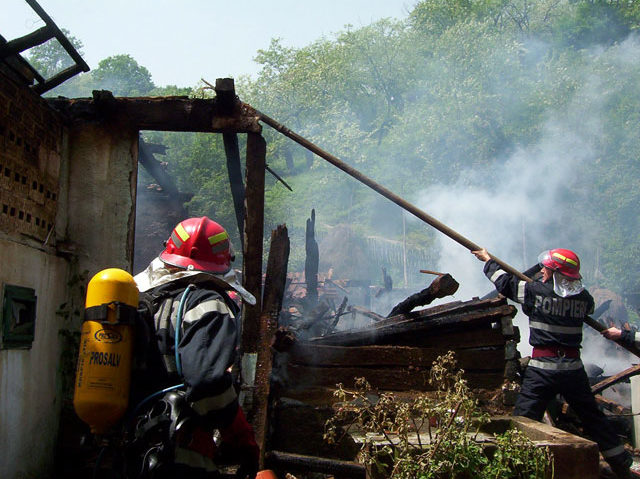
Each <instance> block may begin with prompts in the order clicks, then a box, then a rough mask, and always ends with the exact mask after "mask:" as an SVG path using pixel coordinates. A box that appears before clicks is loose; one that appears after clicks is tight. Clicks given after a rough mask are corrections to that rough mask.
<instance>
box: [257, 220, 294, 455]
mask: <svg viewBox="0 0 640 479" xmlns="http://www.w3.org/2000/svg"><path fill="white" fill-rule="evenodd" d="M288 261H289V236H288V233H287V228H286V226H284V225H280V226H278V227H277V228H276V229H275V230H274V231H272V232H271V247H270V249H269V259H268V262H267V273H266V278H265V285H264V298H263V307H262V314H261V316H260V330H259V345H258V355H257V365H256V378H255V393H254V398H253V405H254V408H253V417H252V421H251V423H252V425H253V428H254V430H255V435H256V442H257V443H258V446H259V447H260V451H264V450H265V445H266V441H267V411H268V407H269V389H270V376H271V369H272V365H273V357H272V351H271V344H272V342H273V340H274V335H275V332H276V329H277V327H278V313H279V311H280V308H281V307H282V298H283V296H284V285H285V282H286V277H287V263H288ZM263 463H264V457H262V458H261V462H260V464H261V465H262V464H263Z"/></svg>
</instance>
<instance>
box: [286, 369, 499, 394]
mask: <svg viewBox="0 0 640 479" xmlns="http://www.w3.org/2000/svg"><path fill="white" fill-rule="evenodd" d="M429 371H430V368H416V367H412V368H411V369H409V368H408V367H406V366H402V367H385V368H359V367H336V368H321V367H313V366H303V365H299V364H291V363H289V365H288V367H287V374H288V380H289V384H290V386H291V387H296V388H308V387H326V388H331V387H336V384H338V383H342V384H344V385H345V386H346V387H353V386H354V383H355V378H359V377H365V378H366V379H367V381H368V382H369V384H371V386H372V387H373V388H375V389H381V390H385V391H431V390H434V387H433V386H431V385H430V384H429ZM464 377H465V378H466V379H467V380H468V382H469V386H471V387H472V388H485V389H493V388H496V387H499V386H500V385H501V384H502V382H503V380H504V378H503V370H502V369H500V370H499V371H493V370H485V371H480V370H476V371H465V375H464Z"/></svg>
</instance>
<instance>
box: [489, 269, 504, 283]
mask: <svg viewBox="0 0 640 479" xmlns="http://www.w3.org/2000/svg"><path fill="white" fill-rule="evenodd" d="M503 274H507V272H506V271H503V270H501V269H499V270H497V271H496V272H495V273H493V274H492V275H491V278H489V280H490V281H491V282H492V283H495V282H496V281H497V280H498V278H499V277H500V276H502V275H503Z"/></svg>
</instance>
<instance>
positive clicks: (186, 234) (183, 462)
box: [134, 217, 259, 477]
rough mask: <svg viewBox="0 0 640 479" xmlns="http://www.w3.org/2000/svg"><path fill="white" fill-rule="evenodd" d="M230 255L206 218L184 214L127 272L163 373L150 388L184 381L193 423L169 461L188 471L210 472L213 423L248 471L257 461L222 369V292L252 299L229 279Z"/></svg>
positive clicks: (228, 362) (233, 314) (226, 322)
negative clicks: (146, 313)
mask: <svg viewBox="0 0 640 479" xmlns="http://www.w3.org/2000/svg"><path fill="white" fill-rule="evenodd" d="M232 260H233V254H232V251H231V246H230V242H229V237H228V234H227V232H226V231H225V230H224V228H222V226H220V225H219V224H218V223H216V222H214V221H212V220H210V219H209V218H207V217H201V218H190V219H186V220H184V221H182V222H181V223H179V224H178V225H177V226H176V227H175V228H174V230H173V232H172V234H171V237H170V238H169V239H168V240H167V242H166V247H165V250H164V251H163V252H162V253H160V255H159V257H158V258H156V259H154V260H153V261H152V262H151V264H150V265H149V266H148V267H147V269H146V270H145V271H143V272H142V273H140V274H138V275H136V276H135V278H134V279H135V281H136V284H137V286H138V288H139V290H140V292H141V293H146V295H147V297H148V298H151V301H152V303H153V322H154V324H153V328H154V333H155V338H156V343H157V344H156V345H154V346H157V349H156V351H157V352H159V353H160V355H161V358H162V363H163V365H164V367H163V369H164V371H163V376H164V379H161V380H160V384H158V386H157V387H160V388H162V387H165V386H166V385H167V384H169V383H174V384H175V382H176V381H178V382H180V381H182V382H184V384H185V387H186V395H184V397H185V399H186V403H187V405H188V409H189V413H190V414H191V415H192V416H195V417H196V418H197V420H196V421H194V422H195V424H196V427H191V428H189V433H188V434H187V435H184V437H177V438H176V441H175V450H174V454H173V464H172V465H171V467H172V468H173V471H174V472H177V471H179V472H181V473H187V474H188V475H189V477H194V473H195V474H196V475H198V477H203V476H206V474H207V473H209V472H213V471H215V469H216V466H215V464H214V462H213V460H212V459H213V456H214V452H215V450H216V445H215V444H214V440H213V431H214V429H217V430H219V431H220V434H221V441H222V444H224V445H225V446H226V447H229V448H231V449H235V450H236V451H238V450H239V451H241V458H242V461H243V466H244V468H245V471H246V472H248V473H249V475H250V476H253V475H255V472H256V470H257V465H258V453H259V451H258V446H257V444H256V442H255V437H254V434H253V430H252V428H251V426H250V425H249V424H248V423H247V421H246V419H245V416H244V414H243V412H242V409H241V408H240V406H239V405H238V399H237V395H236V390H235V388H234V384H233V377H232V375H231V373H230V371H229V368H230V367H231V366H232V364H233V363H234V359H235V352H236V344H237V327H236V321H237V319H238V306H237V304H236V303H235V302H234V301H233V300H231V299H230V298H229V295H228V294H227V291H228V290H230V289H233V290H235V291H237V292H238V293H239V294H240V295H241V297H242V298H243V299H244V300H245V301H247V302H248V303H250V304H255V298H254V297H253V296H252V295H251V294H250V293H249V292H248V291H246V290H245V289H244V288H243V287H242V286H241V285H240V284H239V283H238V281H237V280H236V278H235V273H234V272H233V269H232V268H231V261H232ZM176 347H177V353H178V354H176ZM154 380H156V381H157V380H158V378H157V377H156V378H154ZM169 402H170V403H171V404H173V403H174V402H175V401H173V400H171V401H169ZM174 416H175V414H174Z"/></svg>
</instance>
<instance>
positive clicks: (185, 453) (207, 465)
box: [174, 438, 218, 472]
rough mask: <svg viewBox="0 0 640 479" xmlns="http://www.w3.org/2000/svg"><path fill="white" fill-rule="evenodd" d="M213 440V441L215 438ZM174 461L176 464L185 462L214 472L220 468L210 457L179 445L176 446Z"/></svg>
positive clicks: (190, 465) (186, 464)
mask: <svg viewBox="0 0 640 479" xmlns="http://www.w3.org/2000/svg"><path fill="white" fill-rule="evenodd" d="M211 441H212V442H213V438H212V439H211ZM174 462H175V463H176V464H184V465H185V466H189V467H193V468H197V469H204V470H205V471H207V472H214V471H217V470H218V467H217V466H216V464H215V463H214V462H213V460H212V459H211V458H210V457H207V456H204V455H202V454H200V453H198V452H196V451H193V450H191V449H186V448H184V447H179V446H176V451H175V459H174Z"/></svg>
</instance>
